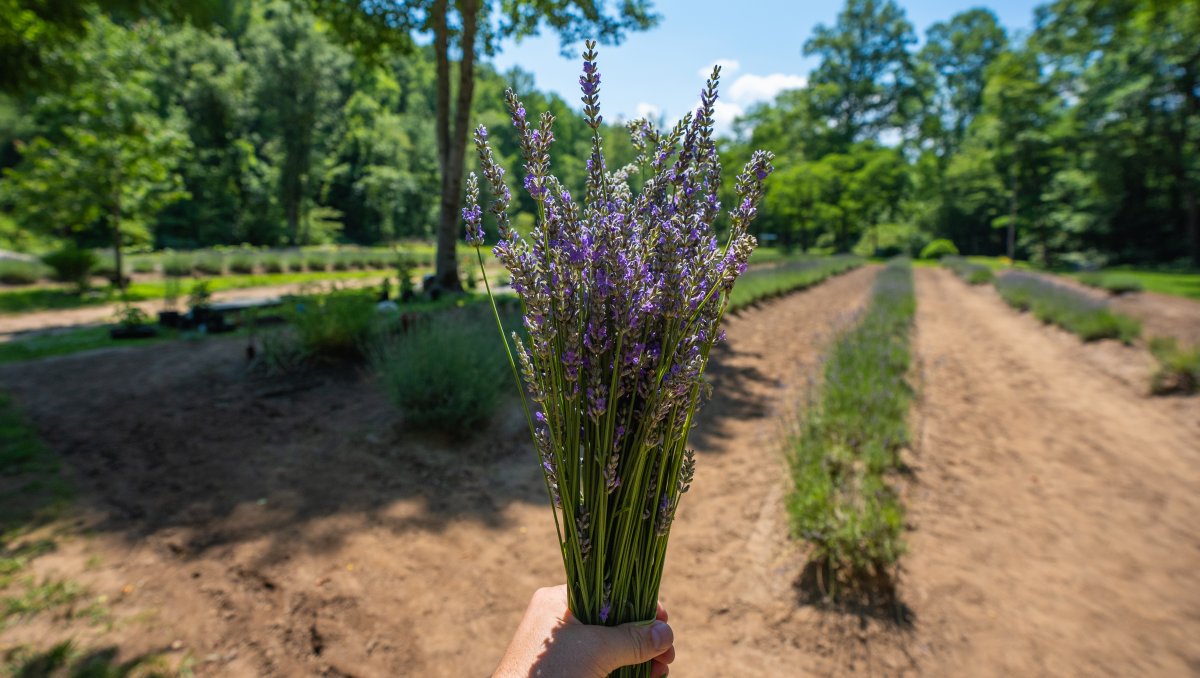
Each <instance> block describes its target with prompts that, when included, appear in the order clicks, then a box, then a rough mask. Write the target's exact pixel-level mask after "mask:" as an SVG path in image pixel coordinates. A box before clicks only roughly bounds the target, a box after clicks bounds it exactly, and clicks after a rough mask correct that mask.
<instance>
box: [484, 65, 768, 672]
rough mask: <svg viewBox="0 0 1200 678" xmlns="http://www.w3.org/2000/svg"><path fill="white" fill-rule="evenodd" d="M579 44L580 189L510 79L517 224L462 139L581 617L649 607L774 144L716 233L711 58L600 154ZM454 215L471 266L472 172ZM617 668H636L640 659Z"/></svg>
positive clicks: (491, 174)
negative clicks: (493, 226) (508, 305)
mask: <svg viewBox="0 0 1200 678" xmlns="http://www.w3.org/2000/svg"><path fill="white" fill-rule="evenodd" d="M586 47H587V49H586V51H585V52H584V54H583V74H582V75H581V76H580V78H579V83H580V86H581V88H582V90H583V98H582V101H583V104H584V115H585V118H586V121H587V124H588V126H589V127H591V129H592V131H593V135H592V148H591V153H590V157H589V158H588V160H587V182H586V188H585V191H584V196H583V200H582V201H577V200H576V198H575V197H574V196H572V195H571V194H570V192H569V191H567V190H566V189H565V188H564V187H563V185H562V184H561V183H560V182H559V181H558V179H556V178H555V177H554V176H553V175H552V174H551V173H550V160H551V158H550V146H551V143H552V142H553V141H554V132H553V123H554V117H553V116H552V115H550V114H549V113H543V114H542V116H541V117H540V118H539V119H538V120H536V121H532V120H530V119H529V118H528V117H527V113H526V110H525V106H524V105H523V104H522V103H521V101H520V100H518V99H517V97H516V95H514V94H513V92H512V91H511V90H510V91H508V92H507V93H506V98H507V101H508V108H509V112H510V114H511V116H512V123H513V125H514V126H515V127H516V130H517V134H518V137H519V139H520V142H521V152H522V154H523V157H524V163H525V177H524V186H525V189H526V190H527V191H528V192H529V194H530V195H531V196H532V197H533V199H534V202H535V203H536V205H537V215H536V221H535V225H534V228H533V230H532V232H531V233H530V235H529V237H528V238H522V237H520V236H519V235H518V233H517V232H516V229H514V228H512V224H511V223H510V221H509V202H510V199H511V193H510V192H509V189H508V187H507V186H506V184H505V179H504V169H503V168H502V167H501V166H500V165H499V163H498V162H497V161H496V159H495V156H494V154H493V152H492V149H491V147H490V146H489V143H488V132H487V129H486V128H484V127H482V126H481V127H479V128H478V130H476V132H475V145H476V148H477V150H478V153H479V160H480V163H481V169H482V174H483V178H484V181H486V182H487V184H488V186H489V187H490V189H491V195H492V196H493V199H492V200H491V202H490V204H489V205H488V211H489V212H490V213H491V214H492V215H493V216H494V217H495V219H496V222H497V223H498V225H499V229H500V240H499V243H498V244H497V245H496V246H495V248H494V249H493V250H492V251H493V253H494V254H495V256H496V259H497V261H499V262H500V263H501V264H502V265H503V266H505V268H507V269H508V271H509V274H510V275H511V279H512V283H511V284H512V288H513V290H514V291H515V292H516V293H517V295H518V296H519V297H520V299H521V301H522V304H523V310H524V317H523V320H524V325H525V329H526V330H527V333H528V336H527V338H526V339H522V338H521V337H519V336H518V335H517V334H516V333H513V334H512V337H511V340H512V343H511V344H510V343H509V342H508V341H507V340H506V341H505V345H506V347H508V348H509V359H510V360H509V362H510V366H511V367H512V370H513V373H514V376H515V377H517V379H518V382H523V383H524V389H522V391H521V394H522V402H523V403H524V404H525V406H526V416H527V418H528V420H529V427H530V432H531V434H532V437H533V441H534V445H535V448H536V450H537V454H538V456H539V459H540V461H541V464H542V470H543V471H544V475H545V481H546V488H547V491H548V493H549V495H550V498H551V501H552V503H553V509H554V519H555V524H556V527H557V529H558V538H559V544H560V547H561V551H562V558H563V565H564V566H565V568H566V574H567V582H568V590H569V600H570V608H571V611H572V613H574V614H575V616H576V617H578V618H579V619H580V620H581V621H583V622H584V623H590V624H607V625H618V624H622V623H626V622H630V621H640V620H651V619H653V618H654V614H655V610H656V606H657V601H658V589H659V584H660V582H661V578H662V570H663V563H664V560H665V558H666V550H667V542H668V538H669V535H670V530H671V524H672V521H673V520H674V518H675V513H676V510H677V509H678V506H679V501H680V497H681V496H682V495H683V494H684V493H685V492H687V490H688V487H689V486H690V484H691V481H692V475H693V472H694V470H695V458H694V456H693V453H692V451H691V450H689V449H688V447H687V439H688V433H689V431H690V430H691V429H692V427H693V425H694V423H695V414H696V411H697V409H698V407H699V406H700V403H701V400H702V398H703V397H705V396H706V395H707V393H708V391H709V388H708V386H707V384H706V383H705V379H704V370H705V366H706V365H707V363H708V357H709V354H710V351H711V350H712V347H713V345H714V343H715V342H717V341H719V340H720V339H721V338H722V336H723V334H722V332H721V331H720V323H721V318H722V316H723V315H724V313H725V311H726V308H727V306H728V303H729V294H730V291H731V290H732V289H733V285H734V282H735V281H736V280H737V279H738V277H739V276H740V275H741V274H742V273H743V272H744V271H745V270H746V265H747V261H748V259H749V257H750V254H751V252H752V251H753V249H754V247H755V244H756V241H755V239H754V237H753V236H751V235H750V234H748V233H747V226H748V224H749V223H750V221H751V220H752V219H753V218H754V216H755V211H756V206H757V203H758V201H759V199H760V198H761V197H762V193H763V181H764V180H765V179H766V178H767V176H768V174H769V173H770V172H771V170H772V167H771V161H772V159H773V156H772V155H771V154H770V153H768V152H764V151H758V152H756V153H754V155H753V156H752V158H751V160H750V162H749V163H748V164H747V165H746V167H745V170H744V171H743V172H742V173H741V174H740V175H739V176H738V177H737V184H736V186H737V194H738V204H737V205H735V206H734V207H733V209H732V210H730V211H729V212H728V214H729V223H730V228H729V234H728V238H727V240H726V241H725V243H724V245H722V244H721V243H720V241H719V240H718V238H717V236H716V234H715V232H714V230H713V222H714V220H715V219H716V218H717V216H718V213H719V212H720V208H721V205H720V203H719V201H718V199H717V189H718V186H719V184H720V180H721V167H720V164H719V162H718V158H717V151H716V146H715V144H714V141H713V136H712V135H713V106H714V103H715V102H716V100H717V84H718V80H719V78H720V68H719V67H717V68H714V69H713V73H712V76H711V77H710V78H709V80H708V82H707V84H706V86H705V88H704V89H703V91H702V92H701V94H700V105H699V107H698V108H697V110H696V111H695V112H694V113H689V114H688V115H687V116H685V117H684V118H683V120H681V121H680V122H679V123H678V124H676V125H675V126H674V127H673V128H672V129H671V130H670V131H665V132H664V131H660V130H658V129H655V127H654V126H653V125H652V124H651V123H649V122H648V121H645V120H637V121H634V122H632V123H630V124H629V125H628V127H629V130H630V133H631V136H632V139H633V144H634V147H635V148H636V150H637V151H638V152H639V153H640V155H639V157H638V159H637V162H636V163H635V164H633V165H630V166H626V167H622V168H619V169H617V170H615V171H609V169H608V167H607V166H606V165H605V160H604V153H603V140H602V138H601V135H600V127H601V121H602V117H601V115H600V105H599V92H600V72H599V71H598V70H597V67H596V51H595V43H594V42H591V41H589V42H587V43H586ZM634 172H640V174H641V176H642V177H643V179H644V183H643V188H642V190H641V191H640V192H639V193H635V192H634V191H633V189H632V188H631V187H630V185H629V182H628V178H629V177H630V175H631V174H633V173H634ZM463 218H464V219H465V221H466V225H467V240H468V242H469V243H470V244H472V245H474V246H475V248H476V254H477V255H478V259H479V264H480V268H481V269H482V267H483V255H482V252H481V251H480V249H479V248H480V247H481V246H482V245H483V242H484V231H483V209H482V208H481V207H480V205H479V179H478V177H476V176H475V174H474V173H472V174H471V175H470V177H469V178H468V181H467V207H465V208H464V209H463ZM481 277H482V278H483V280H484V281H485V283H486V282H487V276H486V275H483V276H481ZM487 291H488V295H489V296H491V288H490V286H489V287H488V290H487ZM494 308H495V302H494V300H493V309H494ZM495 315H496V323H497V326H499V327H500V331H501V335H502V336H504V335H505V330H504V328H503V326H502V324H501V322H500V317H499V314H498V313H496V314H495ZM518 373H519V375H520V376H519V377H518V376H517V374H518ZM617 675H624V676H648V675H649V664H646V665H643V666H640V667H631V668H628V669H624V670H623V673H618V674H617Z"/></svg>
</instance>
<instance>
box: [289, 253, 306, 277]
mask: <svg viewBox="0 0 1200 678" xmlns="http://www.w3.org/2000/svg"><path fill="white" fill-rule="evenodd" d="M286 261H287V270H289V271H292V272H293V273H298V272H300V271H303V270H304V259H303V258H302V257H300V256H299V255H297V256H294V257H288V258H287V259H286Z"/></svg>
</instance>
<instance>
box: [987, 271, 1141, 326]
mask: <svg viewBox="0 0 1200 678" xmlns="http://www.w3.org/2000/svg"><path fill="white" fill-rule="evenodd" d="M996 290H997V291H999V292H1000V296H1001V297H1002V298H1003V299H1004V300H1005V301H1006V302H1008V304H1009V305H1010V306H1012V307H1013V308H1016V309H1018V310H1021V311H1029V312H1031V313H1032V314H1033V315H1034V317H1036V318H1037V319H1038V320H1041V321H1042V322H1044V323H1047V324H1054V325H1058V326H1059V327H1062V328H1063V329H1065V330H1067V331H1069V332H1073V333H1074V334H1076V335H1078V336H1079V337H1080V338H1081V339H1083V340H1084V341H1095V340H1097V339H1119V340H1121V341H1122V342H1123V343H1126V344H1128V343H1130V342H1132V341H1133V340H1134V339H1136V338H1137V336H1138V334H1139V333H1141V324H1140V323H1138V321H1137V320H1134V319H1133V318H1130V317H1129V316H1126V315H1122V314H1120V313H1115V312H1113V311H1111V310H1109V308H1108V305H1107V304H1106V303H1105V302H1103V301H1100V300H1098V299H1093V298H1091V297H1090V296H1088V295H1086V294H1084V293H1082V292H1079V291H1077V290H1073V289H1070V288H1068V287H1066V286H1065V285H1060V284H1058V283H1054V282H1051V281H1049V280H1046V279H1045V278H1042V277H1041V276H1038V275H1034V274H1030V273H1020V272H1010V273H1006V274H1005V275H1003V276H1001V277H1000V278H998V279H997V280H996Z"/></svg>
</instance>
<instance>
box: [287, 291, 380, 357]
mask: <svg viewBox="0 0 1200 678" xmlns="http://www.w3.org/2000/svg"><path fill="white" fill-rule="evenodd" d="M286 315H287V319H288V320H289V321H290V323H291V325H292V327H293V328H295V332H296V338H297V339H298V340H299V342H300V347H301V349H302V350H303V351H304V353H305V355H307V356H310V357H313V358H343V359H344V358H355V357H358V356H359V355H361V354H362V353H363V350H364V348H365V342H366V339H367V335H368V332H369V330H370V328H371V319H372V318H373V317H374V315H375V299H374V296H372V295H371V293H370V292H369V291H368V292H363V291H361V290H348V291H334V292H330V293H328V294H322V295H311V296H305V297H300V298H298V299H297V300H296V301H295V302H294V303H293V304H292V305H291V307H290V308H288V310H287V311H286Z"/></svg>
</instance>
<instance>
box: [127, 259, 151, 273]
mask: <svg viewBox="0 0 1200 678" xmlns="http://www.w3.org/2000/svg"><path fill="white" fill-rule="evenodd" d="M130 265H131V266H132V267H133V272H134V273H141V274H142V275H145V274H147V273H153V272H154V260H153V259H151V258H150V257H138V258H137V259H130Z"/></svg>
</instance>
